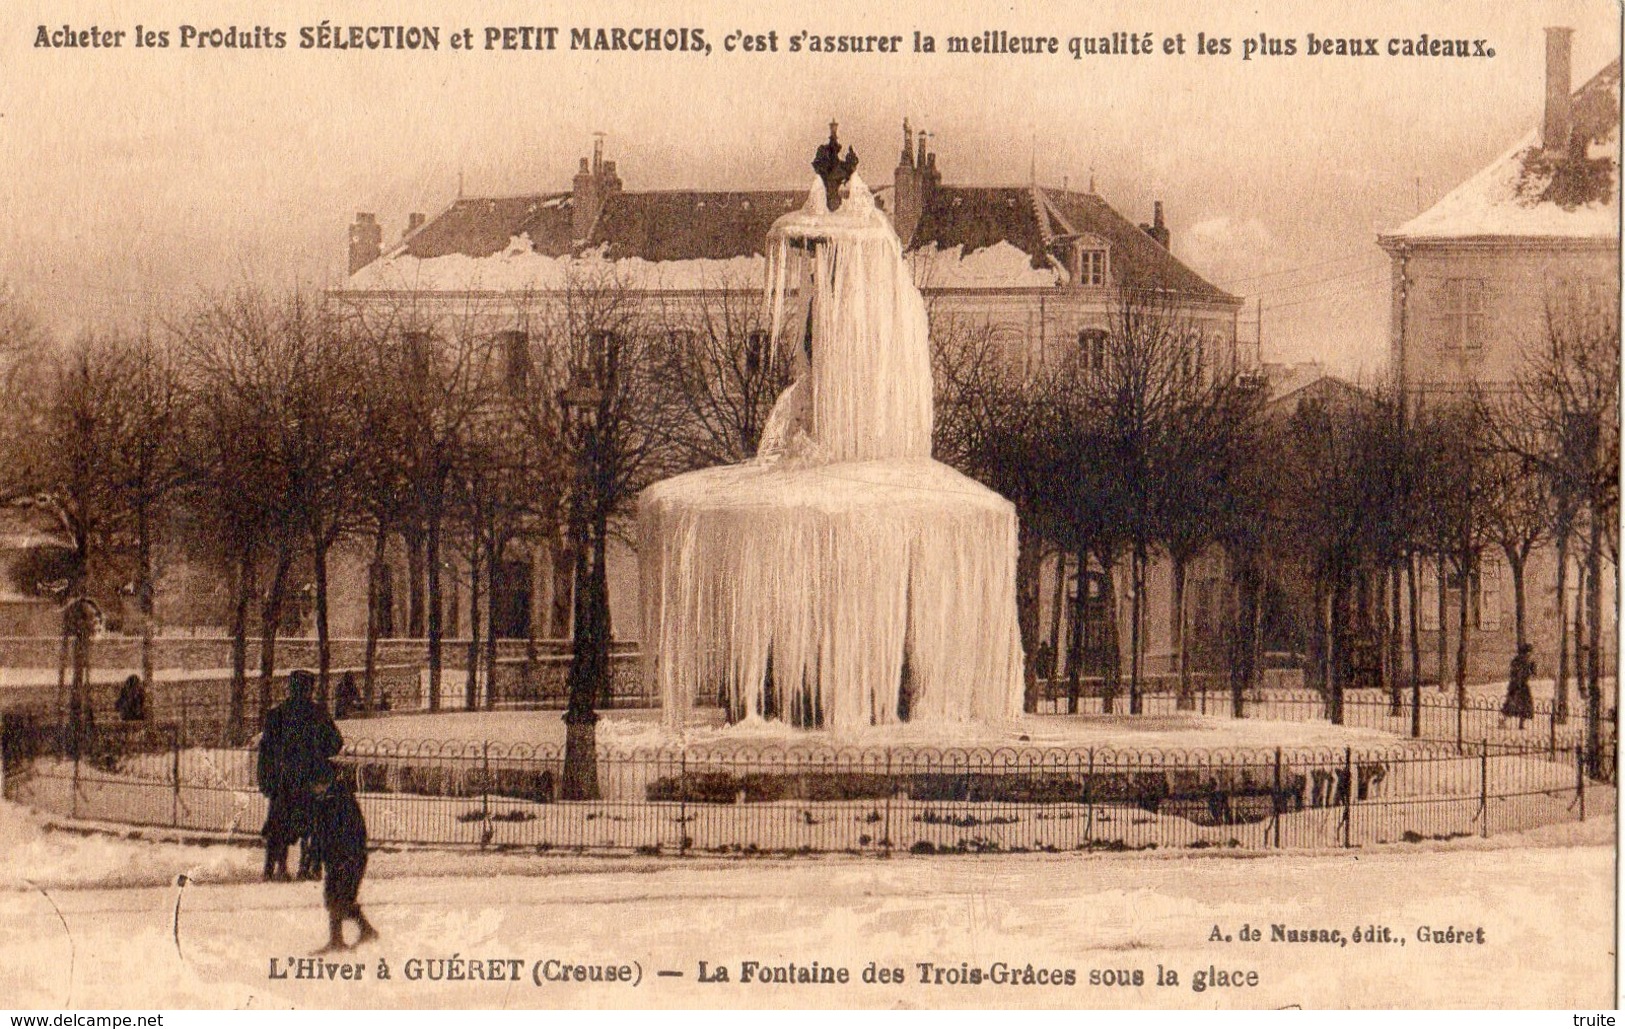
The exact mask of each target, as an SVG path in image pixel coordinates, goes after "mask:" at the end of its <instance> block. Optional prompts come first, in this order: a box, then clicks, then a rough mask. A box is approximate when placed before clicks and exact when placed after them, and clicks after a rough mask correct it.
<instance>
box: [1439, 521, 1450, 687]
mask: <svg viewBox="0 0 1625 1029" xmlns="http://www.w3.org/2000/svg"><path fill="white" fill-rule="evenodd" d="M1438 568H1439V574H1438V579H1439V597H1438V600H1439V646H1438V661H1437V666H1438V671H1439V692H1440V693H1443V692H1445V691H1446V690H1448V689H1449V688H1450V685H1449V682H1448V681H1447V680H1446V679H1445V674H1444V670H1445V667H1446V665H1447V664H1448V663H1449V661H1450V633H1449V631H1448V630H1446V629H1445V625H1446V624H1447V623H1448V622H1449V614H1450V610H1449V608H1450V605H1449V604H1448V603H1447V598H1446V596H1445V594H1447V593H1449V592H1450V591H1449V590H1447V589H1445V584H1446V583H1447V582H1448V581H1449V580H1448V579H1447V578H1446V576H1445V563H1444V549H1443V548H1442V547H1441V548H1440V549H1439V557H1438Z"/></svg>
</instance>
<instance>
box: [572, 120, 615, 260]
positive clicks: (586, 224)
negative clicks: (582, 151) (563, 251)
mask: <svg viewBox="0 0 1625 1029" xmlns="http://www.w3.org/2000/svg"><path fill="white" fill-rule="evenodd" d="M571 189H572V192H571V195H570V235H571V237H572V238H574V239H576V240H585V239H586V238H587V237H588V236H590V235H592V229H593V226H594V225H596V224H598V215H599V214H600V213H602V211H603V210H604V201H605V200H608V199H609V198H610V197H612V196H614V195H615V194H616V193H619V192H620V191H621V177H620V176H619V175H617V174H616V173H615V162H614V161H606V160H604V138H603V134H602V133H599V134H598V138H597V139H595V140H594V141H593V145H592V162H591V163H590V164H589V163H588V161H587V159H586V158H585V157H583V158H582V159H581V165H580V166H579V167H578V168H577V169H576V175H575V179H574V180H572V184H571Z"/></svg>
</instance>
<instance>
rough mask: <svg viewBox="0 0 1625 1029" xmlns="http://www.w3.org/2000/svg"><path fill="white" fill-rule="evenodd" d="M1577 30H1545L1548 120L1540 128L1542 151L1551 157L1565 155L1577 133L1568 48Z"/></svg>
mask: <svg viewBox="0 0 1625 1029" xmlns="http://www.w3.org/2000/svg"><path fill="white" fill-rule="evenodd" d="M1573 35H1574V30H1573V29H1570V28H1548V29H1547V30H1546V119H1545V121H1544V123H1543V124H1542V128H1541V148H1542V149H1544V150H1545V151H1546V152H1547V153H1548V154H1564V153H1567V151H1568V148H1569V136H1570V135H1571V134H1572V133H1573V131H1574V101H1573V99H1572V97H1571V96H1570V85H1569V82H1570V69H1569V56H1570V54H1569V45H1570V38H1571V37H1572V36H1573Z"/></svg>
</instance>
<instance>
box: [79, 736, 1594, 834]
mask: <svg viewBox="0 0 1625 1029" xmlns="http://www.w3.org/2000/svg"><path fill="white" fill-rule="evenodd" d="M82 749H83V748H82V747H79V746H78V745H77V744H76V745H75V746H74V748H73V797H72V802H71V805H70V807H69V810H70V811H71V812H72V817H74V818H78V817H79V752H80V750H82ZM1581 817H1582V818H1583V817H1585V816H1584V815H1582V816H1581Z"/></svg>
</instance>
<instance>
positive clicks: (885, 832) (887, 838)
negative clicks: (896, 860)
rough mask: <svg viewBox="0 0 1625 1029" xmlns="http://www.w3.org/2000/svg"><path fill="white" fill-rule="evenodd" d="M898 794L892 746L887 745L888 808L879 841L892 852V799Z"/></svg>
mask: <svg viewBox="0 0 1625 1029" xmlns="http://www.w3.org/2000/svg"><path fill="white" fill-rule="evenodd" d="M896 795H897V781H896V780H895V779H893V778H892V773H891V748H890V747H887V748H886V808H885V814H884V816H883V817H882V820H881V823H880V839H879V840H878V841H877V842H878V843H879V844H880V849H881V850H883V851H886V852H890V851H891V848H892V842H891V801H892V798H893V797H895V796H896Z"/></svg>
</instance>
